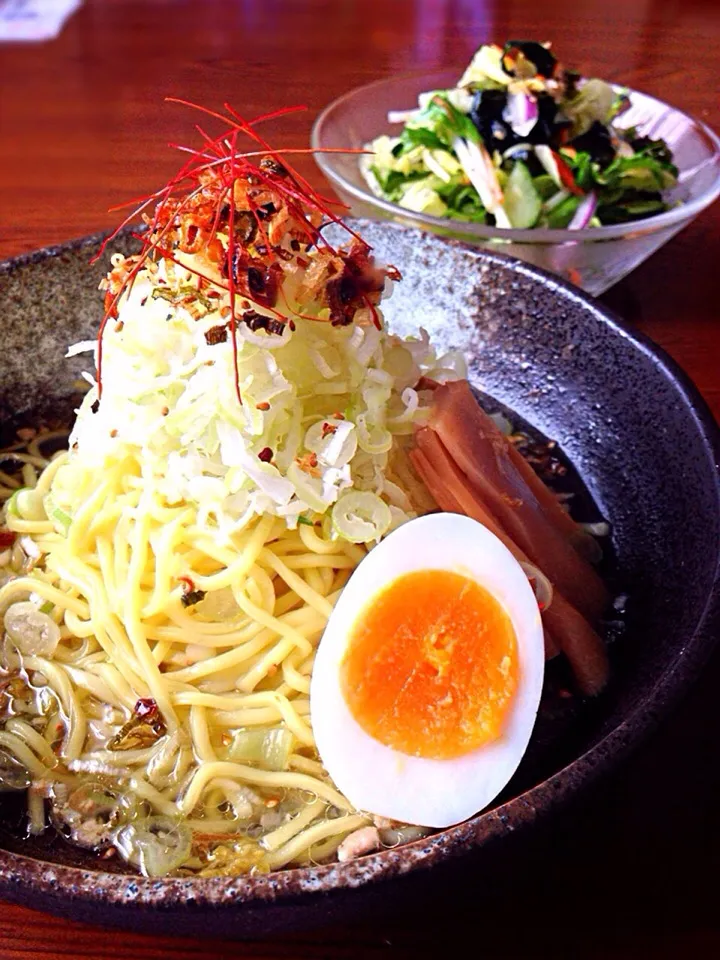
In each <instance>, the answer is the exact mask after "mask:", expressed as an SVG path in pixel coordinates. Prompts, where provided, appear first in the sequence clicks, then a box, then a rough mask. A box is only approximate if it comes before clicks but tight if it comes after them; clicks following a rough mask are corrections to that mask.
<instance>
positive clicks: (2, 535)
mask: <svg viewBox="0 0 720 960" xmlns="http://www.w3.org/2000/svg"><path fill="white" fill-rule="evenodd" d="M16 538H17V534H16V533H13V531H12V530H0V548H1V547H11V546H12V545H13V544H14V543H15V540H16Z"/></svg>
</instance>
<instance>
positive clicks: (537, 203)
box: [503, 160, 542, 229]
mask: <svg viewBox="0 0 720 960" xmlns="http://www.w3.org/2000/svg"><path fill="white" fill-rule="evenodd" d="M503 206H504V207H505V213H506V214H507V216H508V220H509V221H510V223H511V225H512V226H513V227H518V228H519V229H525V228H527V227H532V226H534V225H535V223H536V222H537V218H538V217H539V216H540V209H541V207H542V200H541V199H540V195H539V194H538V192H537V190H536V189H535V187H534V186H533V181H532V177H531V176H530V171H529V170H528V168H527V167H526V166H525V164H524V163H523V162H522V161H521V160H516V161H515V164H514V166H513V168H512V170H511V171H510V176H509V177H508V180H507V184H506V186H505V201H504V203H503Z"/></svg>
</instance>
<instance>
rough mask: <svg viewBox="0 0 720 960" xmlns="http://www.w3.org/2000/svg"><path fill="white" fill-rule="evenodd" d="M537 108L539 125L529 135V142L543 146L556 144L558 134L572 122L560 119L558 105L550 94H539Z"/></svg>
mask: <svg viewBox="0 0 720 960" xmlns="http://www.w3.org/2000/svg"><path fill="white" fill-rule="evenodd" d="M537 107H538V118H537V123H536V124H535V126H534V127H533V128H532V130H531V131H530V133H529V134H528V135H527V137H526V139H527V141H528V142H529V143H543V144H549V143H556V141H557V138H558V134H559V133H560V131H561V130H563V129H565V127H569V126H570V125H571V124H570V121H569V120H566V119H565V118H561V117H558V108H557V104H556V103H555V101H554V100H553V98H552V97H551V96H550V94H549V93H538V95H537Z"/></svg>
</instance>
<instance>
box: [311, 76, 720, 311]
mask: <svg viewBox="0 0 720 960" xmlns="http://www.w3.org/2000/svg"><path fill="white" fill-rule="evenodd" d="M460 72H461V71H459V70H450V71H447V70H446V71H443V72H441V73H431V74H428V73H416V74H413V75H406V76H400V77H392V78H390V79H386V80H379V81H377V82H375V83H370V84H367V85H366V86H363V87H358V88H356V89H355V90H352V91H350V93H347V94H345V95H344V96H342V97H339V98H338V99H337V100H335V101H333V103H331V104H330V105H329V106H328V107H326V108H325V110H323V112H322V113H321V114H320V116H319V117H318V118H317V120H316V122H315V125H314V127H313V131H312V146H313V148H314V149H316V150H322V149H326V148H328V147H330V148H334V149H338V148H340V149H342V148H352V149H361V148H363V147H365V146H366V145H367V144H368V143H370V142H371V141H372V140H374V139H375V137H378V136H380V135H382V134H388V135H391V136H396V135H398V134H399V133H400V131H401V130H402V124H401V123H396V124H391V123H389V122H388V112H389V111H403V110H409V109H412V108H414V107H415V106H416V105H417V99H418V95H419V94H420V93H423V92H424V91H427V90H434V89H435V90H442V89H447V88H449V87H453V86H454V85H455V84H456V82H457V79H458V76H459V75H460ZM618 89H620V88H618ZM629 96H630V102H631V107H630V109H629V110H628V111H627V112H626V113H624V114H623V115H622V116H621V117H619V118H618V119H617V120H616V121H615V123H616V125H617V126H622V127H633V126H635V127H637V128H638V132H639V133H641V134H643V135H645V136H650V137H653V138H662V139H664V140H665V141H667V143H668V145H669V146H670V148H671V149H672V151H673V154H674V161H675V164H676V165H677V167H678V168H679V171H680V174H679V178H678V184H677V186H676V187H675V188H674V189H673V190H671V191H668V193H667V194H666V199H667V200H668V201H669V202H670V203H673V204H675V205H674V206H673V207H672V208H671V209H669V210H667V211H666V212H664V213H660V214H656V215H654V216H651V217H647V218H645V219H642V220H635V221H633V222H632V223H620V224H612V225H609V226H601V227H586V228H585V229H583V230H568V229H566V228H564V229H557V228H556V229H549V228H537V229H525V230H521V229H515V228H511V229H501V228H498V227H489V226H486V225H485V224H480V223H469V222H466V221H461V220H451V219H448V218H445V217H435V216H431V215H429V214H424V213H415V212H414V211H411V210H406V209H404V208H403V207H400V206H399V205H398V204H395V203H391V202H390V201H388V200H384V199H382V198H381V197H378V196H376V195H375V194H374V193H373V192H372V190H371V189H370V187H369V186H368V184H367V182H366V181H365V179H364V177H363V175H362V173H361V170H360V163H359V157H358V155H357V153H334V152H330V153H316V155H315V158H316V160H317V163H318V165H319V166H320V169H321V170H322V172H323V173H324V174H325V176H326V177H327V178H328V179H329V180H330V182H331V183H332V185H333V187H334V188H335V190H336V192H337V194H338V195H339V197H340V199H341V200H343V201H344V202H345V203H347V204H348V206H349V207H350V210H351V213H352V214H354V215H356V216H361V217H370V218H375V219H386V220H393V221H395V222H396V223H401V224H404V225H405V226H411V227H418V228H421V229H424V230H430V231H432V232H433V233H436V234H439V235H441V236H444V237H452V238H454V239H457V240H462V241H464V242H466V243H469V244H472V245H473V246H478V247H483V248H485V249H489V250H495V251H497V252H502V253H509V254H511V255H512V256H515V257H518V258H519V259H520V260H524V261H526V262H527V263H532V264H534V265H536V266H538V267H543V268H544V269H545V270H549V271H551V272H553V273H556V274H559V275H560V276H562V277H564V278H565V279H568V280H570V281H571V282H572V283H575V284H576V285H577V286H580V287H582V288H583V289H584V290H586V291H587V292H588V293H592V294H595V295H598V294H600V293H603V292H604V291H605V290H607V289H608V288H609V287H611V286H612V285H613V284H614V283H617V281H618V280H620V279H622V277H624V276H626V275H627V274H628V273H630V271H631V270H634V269H635V267H637V266H638V264H640V263H642V262H643V260H646V259H647V258H648V257H649V256H650V255H651V254H652V253H654V252H655V251H656V250H657V249H658V248H659V247H661V246H662V245H663V244H664V243H666V242H667V241H668V240H670V238H671V237H673V236H674V235H675V234H676V233H678V232H679V231H680V230H682V229H683V227H686V226H687V225H688V224H689V223H690V222H691V221H692V220H694V218H695V217H696V216H697V215H698V214H699V213H700V212H701V211H702V210H704V209H705V207H707V206H708V205H709V204H710V203H712V201H713V200H714V199H715V198H716V197H717V196H718V194H720V138H718V137H717V136H716V135H715V133H713V131H712V130H710V129H709V128H708V127H706V126H705V124H703V123H701V122H700V121H698V120H694V119H692V117H689V116H687V115H686V114H684V113H682V112H681V111H680V110H676V109H674V108H673V107H671V106H668V104H666V103H663V102H662V101H661V100H656V99H655V98H654V97H650V96H647V95H646V94H644V93H638V92H637V91H634V90H630V91H629Z"/></svg>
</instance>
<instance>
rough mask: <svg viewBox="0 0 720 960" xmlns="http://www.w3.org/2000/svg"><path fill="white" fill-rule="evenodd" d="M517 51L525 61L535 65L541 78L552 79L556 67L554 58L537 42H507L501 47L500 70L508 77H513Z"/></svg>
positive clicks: (555, 58)
mask: <svg viewBox="0 0 720 960" xmlns="http://www.w3.org/2000/svg"><path fill="white" fill-rule="evenodd" d="M517 51H519V52H520V53H521V54H522V55H523V57H525V59H526V60H529V61H530V62H531V63H533V64H534V65H535V69H536V70H537V72H538V73H539V74H540V76H541V77H552V75H553V74H554V73H555V67H556V66H557V57H555V56H554V55H553V54H552V53H551V52H550V50H549V49H548V48H547V47H544V46H543V45H542V44H541V43H538V42H537V40H508V42H507V43H506V44H505V46H504V47H503V55H502V68H503V70H504V71H505V73H507V74H508V75H509V76H511V77H514V76H515V67H514V64H515V62H516V60H517Z"/></svg>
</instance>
